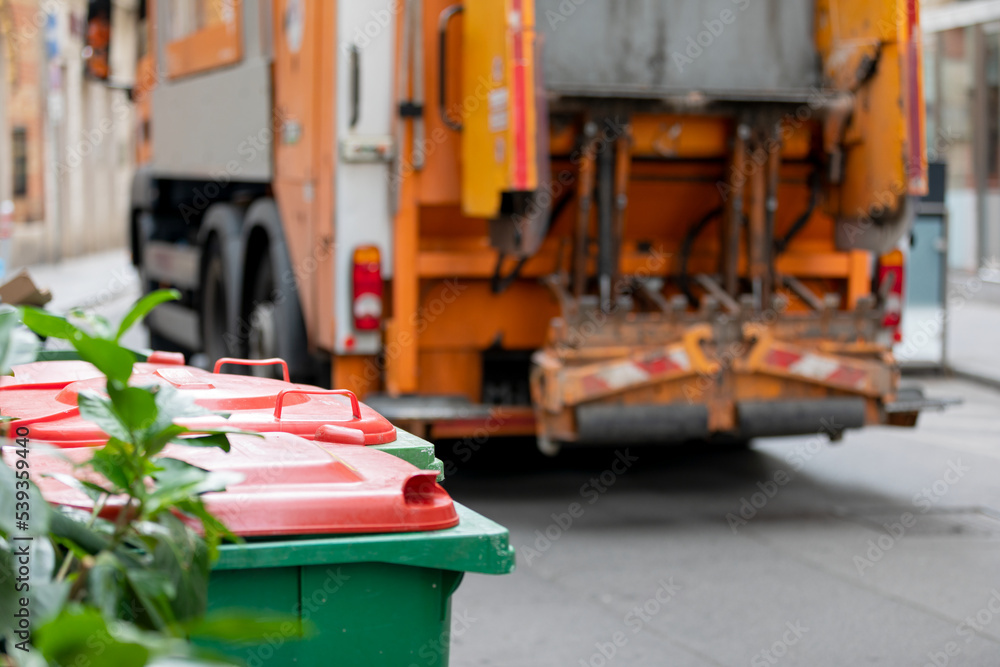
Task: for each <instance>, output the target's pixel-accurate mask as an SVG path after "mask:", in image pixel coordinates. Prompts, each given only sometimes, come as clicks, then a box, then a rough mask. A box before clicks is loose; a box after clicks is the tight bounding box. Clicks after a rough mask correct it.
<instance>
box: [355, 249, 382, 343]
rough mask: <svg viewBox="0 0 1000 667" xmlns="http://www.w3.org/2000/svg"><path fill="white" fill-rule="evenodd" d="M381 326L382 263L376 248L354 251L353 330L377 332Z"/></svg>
mask: <svg viewBox="0 0 1000 667" xmlns="http://www.w3.org/2000/svg"><path fill="white" fill-rule="evenodd" d="M381 326H382V262H381V258H380V255H379V250H378V248H376V247H374V246H363V247H360V248H358V249H356V250H355V251H354V328H355V330H357V331H377V330H378V329H379V328H381Z"/></svg>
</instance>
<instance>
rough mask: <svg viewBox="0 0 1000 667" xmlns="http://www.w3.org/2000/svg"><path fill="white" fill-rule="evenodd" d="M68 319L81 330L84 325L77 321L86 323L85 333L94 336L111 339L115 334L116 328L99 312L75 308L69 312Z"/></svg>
mask: <svg viewBox="0 0 1000 667" xmlns="http://www.w3.org/2000/svg"><path fill="white" fill-rule="evenodd" d="M66 320H67V321H68V322H70V323H71V324H73V325H74V326H76V327H77V328H78V329H81V330H84V327H81V326H79V325H77V321H79V322H81V323H82V324H84V325H86V329H87V330H86V331H85V333H87V334H89V335H91V336H94V337H95V338H103V339H105V340H111V339H112V338H113V337H114V335H115V332H114V329H112V328H111V323H110V322H108V320H107V318H105V317H102V316H100V315H98V314H97V313H92V312H87V311H83V310H74V311H72V312H70V313H69V315H68V316H67V317H66Z"/></svg>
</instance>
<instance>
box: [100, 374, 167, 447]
mask: <svg viewBox="0 0 1000 667" xmlns="http://www.w3.org/2000/svg"><path fill="white" fill-rule="evenodd" d="M108 396H109V397H110V398H111V403H112V405H114V411H115V414H116V415H117V416H118V420H119V421H120V422H121V423H122V424H123V425H124V426H125V427H126V428H127V429H128V430H129V431H130V432H132V433H137V432H144V431H145V430H146V429H148V428H149V427H150V426H152V425H153V423H155V422H156V417H157V413H158V410H157V408H156V399H155V398H154V396H153V394H152V393H151V392H150V391H149V390H148V389H145V388H143V387H125V388H123V389H117V388H115V387H113V386H111V385H110V384H109V385H108ZM134 444H136V445H143V444H144V443H138V442H137V443H134Z"/></svg>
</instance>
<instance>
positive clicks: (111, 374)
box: [70, 333, 135, 387]
mask: <svg viewBox="0 0 1000 667" xmlns="http://www.w3.org/2000/svg"><path fill="white" fill-rule="evenodd" d="M70 342H71V343H72V344H73V347H74V348H76V351H77V352H79V353H80V358H81V359H83V360H84V361H89V362H90V363H92V364H93V365H94V366H96V367H97V370H99V371H101V372H102V373H104V375H105V376H106V377H107V378H108V381H109V384H110V383H112V382H118V383H120V384H121V385H122V386H123V387H124V386H125V385H127V384H128V379H129V378H130V377H131V376H132V365H133V364H135V353H134V352H132V351H131V350H129V349H126V348H124V347H122V346H121V345H119V344H118V343H116V342H114V341H111V340H104V339H102V338H92V337H91V336H88V335H86V334H82V333H81V334H79V335H78V336H77V337H76V338H74V339H73V340H71V341H70Z"/></svg>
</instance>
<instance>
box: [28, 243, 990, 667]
mask: <svg viewBox="0 0 1000 667" xmlns="http://www.w3.org/2000/svg"><path fill="white" fill-rule="evenodd" d="M34 274H35V276H36V278H37V279H38V282H39V284H41V285H43V286H49V287H52V289H53V292H54V293H55V295H56V300H55V301H54V302H53V304H52V307H53V309H54V310H57V311H62V310H65V309H67V308H70V307H74V306H84V307H88V308H95V309H96V310H97V311H98V312H100V313H101V314H103V315H105V316H107V317H108V318H109V319H111V320H113V321H117V320H119V319H120V318H121V317H122V316H123V315H124V313H125V312H126V311H127V309H128V307H129V305H130V304H131V303H132V302H133V301H134V299H135V298H137V296H138V279H137V278H136V276H135V274H134V272H133V271H131V269H130V267H128V266H127V259H126V257H125V255H124V253H122V252H114V253H107V254H105V255H97V256H93V257H90V258H85V259H83V260H78V261H76V262H74V263H71V264H66V265H62V266H48V267H36V269H35V271H34ZM983 335H986V336H991V335H995V334H991V333H988V332H986V331H984V332H983ZM128 343H129V344H130V345H134V346H138V347H141V346H144V345H145V332H144V330H143V329H142V328H141V327H137V328H136V329H134V330H133V332H132V333H131V334H130V336H129V340H128ZM991 349H992V348H991ZM919 383H921V384H923V385H924V386H925V387H926V388H927V389H928V390H929V393H930V394H931V395H940V396H963V397H964V398H965V399H966V403H965V404H964V405H963V406H961V407H957V408H953V409H951V410H949V411H948V412H946V413H942V414H929V415H926V416H925V417H922V418H921V424H920V426H919V427H918V428H916V429H914V430H903V429H898V430H897V429H889V428H879V429H869V430H866V431H862V432H857V433H849V434H848V435H847V437H846V438H845V441H844V442H843V443H841V444H838V445H833V446H831V445H828V444H827V443H826V442H825V438H823V437H818V436H817V437H805V438H791V439H780V440H764V441H760V442H758V443H755V445H754V448H753V449H752V450H750V451H745V452H733V451H729V452H722V451H717V450H716V451H705V450H701V451H699V450H691V449H686V450H681V451H678V450H675V449H666V448H656V449H648V448H647V449H639V448H636V447H627V446H622V447H621V448H619V449H618V450H614V449H605V450H594V451H587V452H570V453H568V454H566V455H564V456H561V457H559V458H558V459H556V460H554V461H549V460H545V459H542V458H541V457H540V455H538V454H537V453H535V452H534V450H533V446H532V445H531V443H529V442H526V441H523V440H522V441H502V440H491V441H487V442H486V443H484V444H482V446H481V448H479V449H478V451H474V452H473V450H474V449H476V448H475V447H471V446H467V447H466V448H465V449H460V450H459V451H460V452H471V456H469V460H468V461H467V462H462V461H458V463H459V464H460V466H461V468H460V471H459V472H458V474H456V475H453V476H452V477H451V478H450V479H449V480H447V481H446V483H445V485H446V488H448V490H449V491H450V492H451V493H452V495H453V496H454V497H455V498H456V499H457V500H459V501H460V502H463V503H465V504H467V505H469V506H470V507H472V508H473V509H475V510H477V511H479V512H481V513H483V514H485V515H487V516H489V517H490V518H492V519H494V520H496V521H498V522H500V523H502V524H503V525H505V526H507V527H508V528H509V529H510V531H511V540H512V543H513V544H514V546H515V547H516V548H517V549H518V569H517V572H516V573H515V574H513V575H510V576H507V577H486V576H479V575H470V576H467V577H466V580H465V582H464V583H463V584H462V586H461V587H460V588H459V590H458V593H457V594H456V596H455V598H454V604H453V615H454V623H453V632H454V638H453V646H452V664H453V665H455V666H457V667H465V666H478V665H484V666H485V665H491V666H511V667H513V666H515V665H516V666H518V667H529V666H532V665H539V666H542V665H544V666H546V667H548V666H556V667H562V666H566V667H578V666H580V665H583V666H591V667H604V666H609V665H650V666H655V667H664V666H671V667H673V666H688V665H727V666H728V665H734V666H735V665H750V666H751V667H758V666H760V667H770V666H773V665H804V666H809V667H823V666H828V665H829V666H841V665H851V666H853V665H879V666H886V665H890V666H895V665H904V666H909V665H914V666H916V667H922V666H923V665H931V666H933V667H945V666H957V665H960V666H966V665H972V666H983V667H997V666H1000V392H997V391H993V390H989V389H984V388H981V387H980V386H978V385H973V384H968V383H964V382H959V381H952V380H943V379H921V380H919ZM454 444H455V443H442V447H441V450H442V452H441V453H443V454H445V455H447V452H448V451H449V450H451V448H452V447H453V445H454ZM473 444H475V443H473ZM460 458H465V455H463V456H461V457H460ZM418 664H419V663H418Z"/></svg>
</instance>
